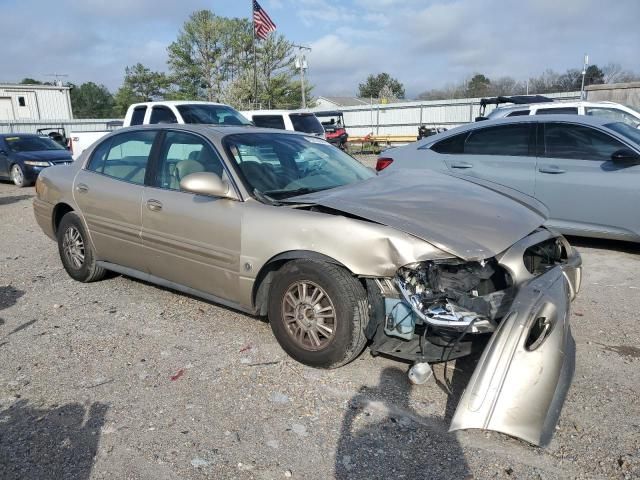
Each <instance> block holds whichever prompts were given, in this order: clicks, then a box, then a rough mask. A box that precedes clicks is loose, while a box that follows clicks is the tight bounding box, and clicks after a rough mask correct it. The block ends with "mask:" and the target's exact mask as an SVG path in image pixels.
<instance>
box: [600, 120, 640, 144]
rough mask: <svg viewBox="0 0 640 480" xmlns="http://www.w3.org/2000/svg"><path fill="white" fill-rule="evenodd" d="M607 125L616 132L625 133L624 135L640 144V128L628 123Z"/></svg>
mask: <svg viewBox="0 0 640 480" xmlns="http://www.w3.org/2000/svg"><path fill="white" fill-rule="evenodd" d="M605 127H607V128H610V129H611V130H613V131H614V132H618V133H619V134H620V135H623V136H624V137H626V138H628V139H629V140H631V141H632V142H634V143H635V144H636V145H638V146H640V130H639V129H637V128H634V127H632V126H631V125H629V124H628V123H624V122H615V123H607V124H606V125H605Z"/></svg>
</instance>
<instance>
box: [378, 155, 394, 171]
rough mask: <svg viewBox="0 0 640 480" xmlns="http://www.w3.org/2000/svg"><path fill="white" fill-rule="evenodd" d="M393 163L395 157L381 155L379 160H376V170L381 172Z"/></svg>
mask: <svg viewBox="0 0 640 480" xmlns="http://www.w3.org/2000/svg"><path fill="white" fill-rule="evenodd" d="M392 163H393V158H391V157H380V158H379V159H378V161H377V162H376V171H377V172H381V171H382V170H384V169H385V168H387V167H388V166H389V165H391V164H392Z"/></svg>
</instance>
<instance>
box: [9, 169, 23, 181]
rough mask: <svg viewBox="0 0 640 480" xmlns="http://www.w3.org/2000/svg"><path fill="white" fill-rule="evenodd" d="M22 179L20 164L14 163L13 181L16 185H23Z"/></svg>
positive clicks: (12, 170)
mask: <svg viewBox="0 0 640 480" xmlns="http://www.w3.org/2000/svg"><path fill="white" fill-rule="evenodd" d="M22 179H23V176H22V170H21V169H20V167H19V166H18V165H14V166H13V168H12V169H11V180H13V183H15V184H16V185H21V184H22Z"/></svg>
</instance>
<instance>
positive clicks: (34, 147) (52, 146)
mask: <svg viewBox="0 0 640 480" xmlns="http://www.w3.org/2000/svg"><path fill="white" fill-rule="evenodd" d="M4 141H5V142H6V144H7V148H9V150H11V151H12V152H15V153H19V152H42V151H44V150H65V148H64V147H63V146H62V145H60V144H59V143H56V142H54V141H53V140H51V139H50V138H48V137H37V136H29V137H20V136H15V137H4Z"/></svg>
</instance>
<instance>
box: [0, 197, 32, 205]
mask: <svg viewBox="0 0 640 480" xmlns="http://www.w3.org/2000/svg"><path fill="white" fill-rule="evenodd" d="M29 198H33V195H14V196H13V197H0V206H3V205H11V204H12V203H17V202H20V201H22V200H27V199H29Z"/></svg>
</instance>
